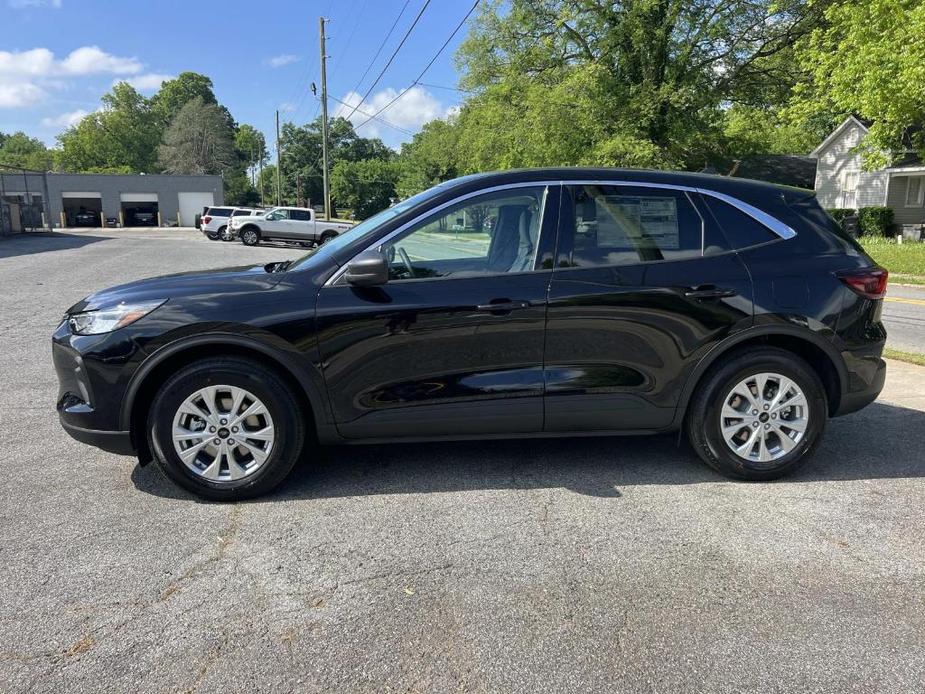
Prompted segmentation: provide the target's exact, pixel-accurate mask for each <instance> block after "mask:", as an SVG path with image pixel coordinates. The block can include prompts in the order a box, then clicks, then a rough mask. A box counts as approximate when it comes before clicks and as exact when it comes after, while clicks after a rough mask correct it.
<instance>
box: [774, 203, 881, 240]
mask: <svg viewBox="0 0 925 694" xmlns="http://www.w3.org/2000/svg"><path fill="white" fill-rule="evenodd" d="M790 208H791V209H792V210H793V211H794V212H796V213H797V214H798V215H799V216H800V218H801V219H803V220H804V221H806V222H808V223H809V224H811V225H812V226H813V227H814V228H815V229H816V230H818V231H821V232H828V233H830V234H833V235H835V236H836V237H838V238H839V239H840V240H841V241H843V242H844V243H847V244H848V245H849V246H851V247H852V248H853V249H854V250H856V251H860V252H861V253H863V252H864V249H863V248H861V244H859V243H858V242H857V241H856V240H855V239H853V238H851V236H850V235H849V234H848V233H847V232H846V231H845V230H844V229H842V227H841V225H840V224H839V223H838V222H836V221H835V220H834V219H832V217H831V216H830V215H829V213H828V212H826V211H825V210H824V209H822V206H821V205H820V204H819V201H818V200H816V198H815V197H814V196H807V197H805V198H802V199H801V200H796V201H794V202H791V203H790Z"/></svg>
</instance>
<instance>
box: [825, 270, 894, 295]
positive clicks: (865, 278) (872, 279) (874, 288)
mask: <svg viewBox="0 0 925 694" xmlns="http://www.w3.org/2000/svg"><path fill="white" fill-rule="evenodd" d="M889 276H890V273H889V272H887V271H886V270H884V269H883V268H880V267H872V268H866V269H864V270H847V271H845V272H839V273H838V279H840V280H841V281H842V282H844V283H845V284H846V285H847V287H848V288H849V289H850V290H851V291H853V292H854V293H855V294H860V295H861V296H863V297H864V298H865V299H882V298H883V297H884V296H886V283H887V279H888V278H889Z"/></svg>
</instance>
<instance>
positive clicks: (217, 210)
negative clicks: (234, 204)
mask: <svg viewBox="0 0 925 694" xmlns="http://www.w3.org/2000/svg"><path fill="white" fill-rule="evenodd" d="M206 214H208V215H211V216H213V217H227V216H229V215H230V214H231V208H230V207H210V208H209V211H208V212H206Z"/></svg>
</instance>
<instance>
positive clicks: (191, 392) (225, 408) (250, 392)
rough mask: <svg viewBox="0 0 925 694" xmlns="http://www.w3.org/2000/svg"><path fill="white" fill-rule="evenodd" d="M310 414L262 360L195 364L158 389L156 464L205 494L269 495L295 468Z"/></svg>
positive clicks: (152, 426) (231, 497) (219, 497)
mask: <svg viewBox="0 0 925 694" xmlns="http://www.w3.org/2000/svg"><path fill="white" fill-rule="evenodd" d="M303 416H304V414H303V413H302V411H301V408H300V406H299V404H298V401H297V400H296V398H295V396H294V394H293V393H292V390H291V389H290V388H289V386H288V385H287V384H286V383H285V382H284V381H283V380H282V379H281V378H280V377H279V376H278V375H277V374H276V373H275V372H274V371H271V370H269V369H266V368H264V367H263V366H261V365H260V364H259V363H257V362H253V361H251V360H248V359H242V358H238V357H217V358H214V359H203V360H201V361H197V362H194V363H192V364H190V365H189V366H187V367H185V368H183V369H181V370H180V371H179V372H178V373H177V374H175V375H174V376H173V377H171V378H170V379H169V380H168V381H167V382H166V383H164V385H163V386H162V387H161V389H160V390H159V391H158V393H157V395H156V396H155V398H154V401H153V403H152V405H151V412H150V415H149V417H148V443H149V446H150V448H151V451H153V453H154V459H155V460H156V461H157V464H158V467H159V468H160V469H161V471H162V472H164V474H165V475H166V476H167V477H169V478H170V479H171V480H173V481H174V482H176V483H177V484H179V485H180V486H181V487H183V488H184V489H187V490H188V491H190V492H192V493H193V494H196V495H197V496H201V497H203V498H206V499H212V500H216V501H235V500H238V499H246V498H249V497H254V496H258V495H260V494H264V493H266V492H268V491H270V490H271V489H273V488H274V487H275V486H276V485H278V484H279V483H280V482H281V481H282V480H283V479H284V478H285V477H286V475H288V474H289V472H290V470H292V467H293V465H295V462H296V460H297V458H298V456H299V453H300V452H301V450H302V444H303V441H304V438H305V431H304V424H303Z"/></svg>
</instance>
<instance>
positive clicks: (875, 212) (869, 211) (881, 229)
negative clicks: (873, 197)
mask: <svg viewBox="0 0 925 694" xmlns="http://www.w3.org/2000/svg"><path fill="white" fill-rule="evenodd" d="M858 226H859V227H860V228H861V234H862V235H864V236H889V235H890V233H891V232H892V229H893V210H891V209H890V208H889V207H862V208H861V209H860V210H858Z"/></svg>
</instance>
